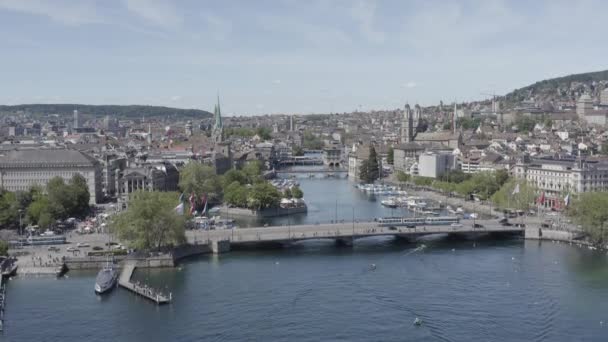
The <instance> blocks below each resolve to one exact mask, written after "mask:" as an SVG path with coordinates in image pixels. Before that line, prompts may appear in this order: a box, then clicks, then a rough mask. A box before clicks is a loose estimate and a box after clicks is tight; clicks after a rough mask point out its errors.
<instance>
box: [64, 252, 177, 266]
mask: <svg viewBox="0 0 608 342" xmlns="http://www.w3.org/2000/svg"><path fill="white" fill-rule="evenodd" d="M125 260H127V257H126V256H116V257H114V261H115V262H116V265H117V266H118V267H119V268H122V267H123V266H124V262H125ZM128 260H135V261H136V262H137V267H141V268H157V267H173V266H174V263H173V257H172V256H171V255H170V254H162V255H158V256H152V257H147V258H144V257H142V258H129V259H128ZM106 262H107V259H106V257H103V256H85V257H68V258H65V264H66V266H67V267H68V268H69V269H70V270H87V269H100V268H102V267H103V266H104V265H105V264H106Z"/></svg>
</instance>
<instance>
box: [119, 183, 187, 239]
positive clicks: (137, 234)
mask: <svg viewBox="0 0 608 342" xmlns="http://www.w3.org/2000/svg"><path fill="white" fill-rule="evenodd" d="M178 197H179V194H177V193H174V192H158V191H138V192H135V193H132V194H131V197H130V200H129V206H128V208H127V210H125V211H123V212H121V213H120V214H118V215H115V216H114V217H113V219H112V221H111V222H110V229H111V231H112V233H113V234H116V236H118V238H119V239H120V240H122V241H126V242H127V243H128V244H129V246H131V247H133V248H137V249H142V250H152V249H160V248H161V247H165V246H176V245H180V244H183V243H185V242H186V234H185V230H184V226H185V220H184V216H183V215H180V214H178V213H177V212H176V211H175V210H174V208H175V206H176V205H177V203H178Z"/></svg>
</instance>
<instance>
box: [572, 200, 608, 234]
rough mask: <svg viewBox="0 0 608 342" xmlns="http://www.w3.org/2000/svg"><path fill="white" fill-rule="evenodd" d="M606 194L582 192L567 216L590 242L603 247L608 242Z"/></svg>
mask: <svg viewBox="0 0 608 342" xmlns="http://www.w3.org/2000/svg"><path fill="white" fill-rule="evenodd" d="M606 208H608V192H584V193H581V194H580V195H579V198H578V199H576V200H575V201H574V202H573V203H572V205H571V206H570V208H569V209H568V214H569V215H571V216H572V217H573V218H574V220H575V221H576V222H577V223H578V224H580V225H581V227H582V228H583V231H585V233H587V235H588V236H589V238H590V240H591V241H592V242H593V243H595V244H598V245H601V246H604V245H606V243H607V242H608V210H606Z"/></svg>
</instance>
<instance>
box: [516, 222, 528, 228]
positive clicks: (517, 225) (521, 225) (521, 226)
mask: <svg viewBox="0 0 608 342" xmlns="http://www.w3.org/2000/svg"><path fill="white" fill-rule="evenodd" d="M515 227H519V228H526V225H525V224H524V223H516V224H515Z"/></svg>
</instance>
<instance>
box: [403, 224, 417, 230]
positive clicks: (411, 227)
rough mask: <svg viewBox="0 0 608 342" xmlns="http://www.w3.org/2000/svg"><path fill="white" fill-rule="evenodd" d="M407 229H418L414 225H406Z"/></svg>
mask: <svg viewBox="0 0 608 342" xmlns="http://www.w3.org/2000/svg"><path fill="white" fill-rule="evenodd" d="M405 228H410V229H414V228H416V226H415V225H413V224H406V225H405Z"/></svg>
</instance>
